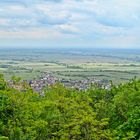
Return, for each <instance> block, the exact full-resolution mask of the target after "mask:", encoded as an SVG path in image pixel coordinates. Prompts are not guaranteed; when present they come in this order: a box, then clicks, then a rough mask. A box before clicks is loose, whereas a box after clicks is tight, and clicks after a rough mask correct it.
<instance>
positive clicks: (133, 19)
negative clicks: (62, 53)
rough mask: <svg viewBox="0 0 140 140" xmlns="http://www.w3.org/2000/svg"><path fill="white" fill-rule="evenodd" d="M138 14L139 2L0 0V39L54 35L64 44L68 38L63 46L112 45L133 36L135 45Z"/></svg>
mask: <svg viewBox="0 0 140 140" xmlns="http://www.w3.org/2000/svg"><path fill="white" fill-rule="evenodd" d="M139 13H140V4H139V0H135V1H132V0H106V1H105V0H1V1H0V38H5V39H6V38H7V40H8V39H9V37H10V36H12V37H14V38H18V37H20V38H22V37H23V39H24V38H25V36H26V38H30V39H31V38H32V40H33V39H36V38H37V37H38V38H39V39H41V37H43V38H45V37H46V38H48V37H49V36H50V38H53V36H54V38H55V39H56V34H57V35H58V36H59V37H58V36H57V37H58V38H59V39H60V40H61V41H62V42H63V43H64V42H65V40H66V38H67V40H66V41H67V43H66V42H65V43H64V44H68V43H70V42H72V40H73V42H74V43H75V44H80V42H82V43H81V44H84V43H83V42H85V44H90V45H92V44H94V43H95V44H98V43H99V44H100V42H104V43H106V45H107V44H109V43H110V44H111V45H112V44H113V43H112V42H111V39H112V38H113V40H114V38H116V39H115V40H117V38H118V40H119V43H120V44H121V38H122V39H123V38H124V37H125V38H126V39H127V38H128V39H129V38H132V34H133V36H134V38H135V39H134V38H133V41H131V42H130V44H132V43H134V41H135V42H137V44H138V42H139V41H137V40H138V38H139V36H140V33H137V31H139V30H140V14H139ZM41 33H42V36H41ZM9 35H10V36H9ZM59 39H58V40H59ZM126 39H124V40H126ZM104 40H107V41H104ZM131 40H132V39H131ZM46 42H47V41H46ZM97 42H98V43H97ZM123 42H124V41H123V40H122V44H124V43H123ZM74 43H73V44H74ZM56 44H57V43H56ZM101 44H103V43H101ZM120 46H121V45H120Z"/></svg>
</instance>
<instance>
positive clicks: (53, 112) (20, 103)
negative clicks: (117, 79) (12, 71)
mask: <svg viewBox="0 0 140 140" xmlns="http://www.w3.org/2000/svg"><path fill="white" fill-rule="evenodd" d="M13 80H15V81H16V82H15V84H18V82H19V79H17V78H16V77H13ZM20 85H21V83H20ZM22 87H24V89H25V90H24V91H20V90H16V89H14V88H11V87H9V86H8V83H7V82H6V81H5V80H4V78H3V75H0V139H1V140H139V138H140V81H139V80H136V79H134V80H132V81H130V82H129V83H127V84H120V85H119V86H117V87H116V86H113V85H112V88H111V89H110V90H105V89H100V88H98V87H96V86H94V85H93V86H92V87H91V88H90V89H89V90H87V91H77V90H74V89H68V88H65V87H63V86H62V85H60V84H59V83H58V84H56V85H54V86H51V87H48V88H47V89H45V91H44V94H45V95H44V96H40V95H39V94H38V93H35V92H34V91H33V90H32V89H31V88H30V87H29V86H28V85H27V84H26V83H23V85H22Z"/></svg>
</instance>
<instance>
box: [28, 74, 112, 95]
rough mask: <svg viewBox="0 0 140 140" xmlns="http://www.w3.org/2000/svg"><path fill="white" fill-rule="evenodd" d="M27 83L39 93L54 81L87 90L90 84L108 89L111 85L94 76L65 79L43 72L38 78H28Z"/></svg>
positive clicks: (54, 82)
mask: <svg viewBox="0 0 140 140" xmlns="http://www.w3.org/2000/svg"><path fill="white" fill-rule="evenodd" d="M28 83H29V85H30V86H31V88H32V89H33V90H34V91H36V92H39V93H40V92H41V91H42V89H43V88H45V87H46V86H50V85H54V84H56V83H61V84H63V85H64V86H65V87H68V88H73V89H77V90H87V89H89V88H90V86H91V84H96V85H97V86H98V87H100V88H104V89H110V86H111V84H110V82H109V81H105V80H99V79H96V78H94V77H93V78H88V79H84V80H66V79H58V78H56V77H54V76H53V75H51V74H49V73H44V74H43V75H42V76H41V77H40V78H39V79H34V80H30V81H28Z"/></svg>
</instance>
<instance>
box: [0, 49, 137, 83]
mask: <svg viewBox="0 0 140 140" xmlns="http://www.w3.org/2000/svg"><path fill="white" fill-rule="evenodd" d="M44 72H48V73H51V74H52V75H54V76H56V77H57V78H60V79H62V78H63V79H74V80H81V79H86V78H93V77H95V78H97V79H104V80H112V81H113V82H114V83H115V84H118V83H120V82H127V81H128V80H130V79H132V78H134V77H135V76H136V77H138V78H140V50H132V49H131V50H125V49H106V50H104V49H10V50H9V49H0V73H3V74H4V75H5V78H6V79H10V77H11V76H13V75H16V76H20V77H21V78H22V79H34V78H37V77H39V76H40V75H42V74H43V73H44Z"/></svg>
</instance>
